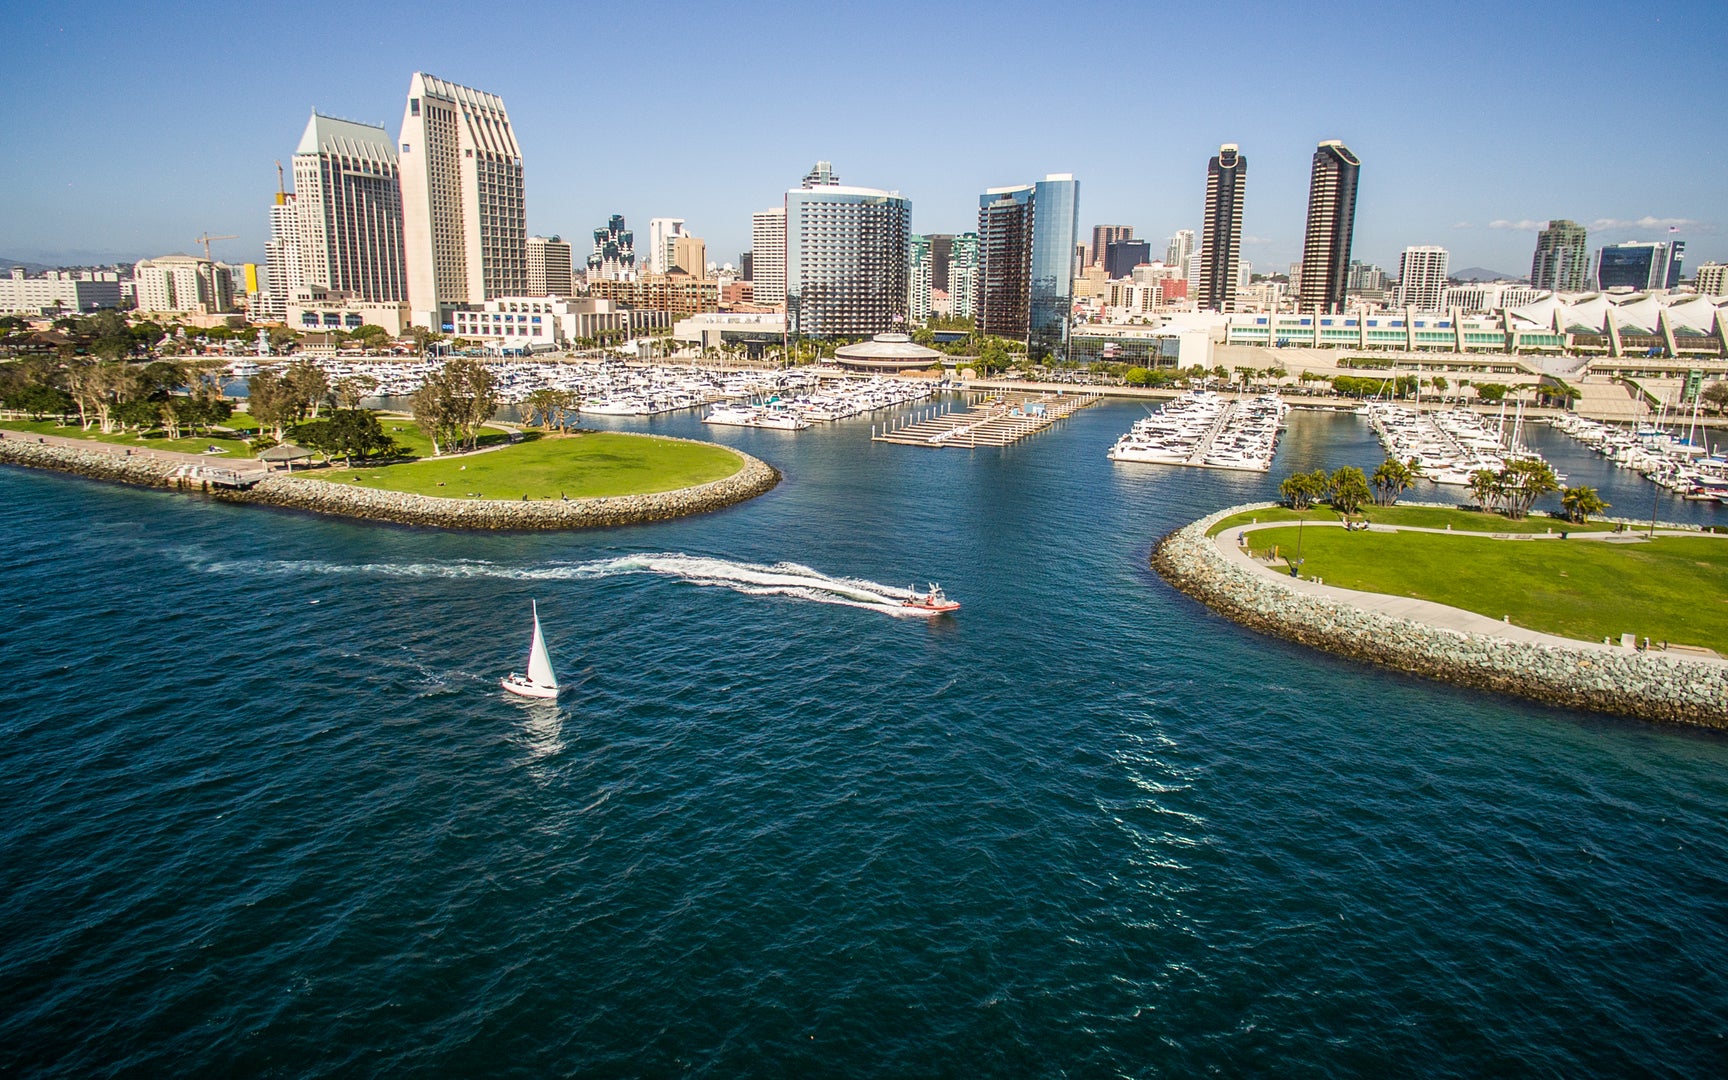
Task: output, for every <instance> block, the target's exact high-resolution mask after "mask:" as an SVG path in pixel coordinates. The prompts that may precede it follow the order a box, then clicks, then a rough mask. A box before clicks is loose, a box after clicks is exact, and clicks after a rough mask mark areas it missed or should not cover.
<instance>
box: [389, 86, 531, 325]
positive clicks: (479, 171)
mask: <svg viewBox="0 0 1728 1080" xmlns="http://www.w3.org/2000/svg"><path fill="white" fill-rule="evenodd" d="M399 149H400V155H399V157H400V161H401V166H402V219H403V236H402V239H403V249H404V251H405V253H406V257H407V268H408V273H407V278H408V306H409V310H410V313H411V315H410V317H411V318H412V319H413V320H414V322H415V323H416V324H418V325H423V326H429V327H432V328H434V329H437V328H438V327H439V326H440V325H442V324H443V323H444V321H445V320H444V319H443V312H444V311H445V309H446V308H448V307H449V306H450V305H453V304H467V303H478V302H480V301H482V300H485V299H488V298H489V297H494V296H520V295H522V294H523V293H524V292H525V291H526V290H527V288H528V254H527V244H528V214H527V209H526V203H525V199H524V189H523V186H522V151H521V150H520V149H519V148H518V147H517V145H516V134H515V131H514V130H513V129H512V128H511V126H510V114H509V113H507V112H506V111H505V109H504V101H503V99H502V98H499V97H497V96H496V95H493V94H487V93H483V92H482V91H479V90H473V89H470V88H469V87H466V86H458V85H456V84H455V83H449V82H445V81H444V80H443V79H439V78H435V77H433V76H431V75H427V74H426V73H424V72H419V71H417V72H415V73H414V76H413V78H411V79H410V80H409V82H408V104H407V108H406V109H405V110H404V112H403V114H402V137H401V139H400V140H399Z"/></svg>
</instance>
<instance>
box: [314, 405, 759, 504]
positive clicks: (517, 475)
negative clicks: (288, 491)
mask: <svg viewBox="0 0 1728 1080" xmlns="http://www.w3.org/2000/svg"><path fill="white" fill-rule="evenodd" d="M395 426H396V425H395V424H393V423H391V422H390V421H388V420H386V421H385V423H384V430H385V431H386V432H388V433H389V434H391V435H392V436H393V437H395V438H396V439H398V440H399V441H402V442H409V440H408V439H407V438H405V437H404V436H405V435H406V434H407V432H397V431H394V430H392V429H393V428H394V427H395ZM402 426H404V427H406V428H407V429H408V431H413V430H414V429H413V426H412V425H411V424H404V425H402ZM415 434H416V435H417V434H418V432H415ZM426 450H427V452H428V453H429V452H430V450H431V447H430V446H427V447H426ZM741 468H743V462H742V461H741V460H740V459H739V458H738V455H736V454H734V453H732V452H731V451H730V450H727V449H725V448H724V447H720V446H713V445H709V444H706V443H687V442H678V441H674V440H670V439H655V438H645V437H642V436H637V435H620V434H616V433H613V432H587V433H584V434H580V435H535V434H532V433H530V434H529V435H528V436H527V438H526V439H525V440H524V441H522V442H520V443H517V444H515V445H513V446H504V447H500V448H499V449H496V450H488V451H485V452H483V453H477V454H463V455H460V456H456V457H446V458H427V459H425V460H420V461H407V462H402V463H400V464H396V465H383V466H371V465H368V466H363V467H358V468H356V469H354V470H352V472H350V471H349V470H347V469H336V470H317V471H315V472H310V473H308V474H307V475H308V476H309V477H311V478H313V479H318V480H326V481H329V482H330V483H338V484H342V485H344V486H353V487H369V488H376V489H379V490H383V491H404V492H408V493H410V494H414V495H436V496H438V497H440V498H446V499H473V498H486V499H513V500H514V499H521V498H522V496H524V495H526V496H528V498H530V499H557V498H559V497H561V496H569V497H570V498H572V499H579V498H590V497H594V496H602V495H645V494H649V493H652V492H656V491H673V490H676V489H678V488H684V487H692V486H694V485H696V484H706V483H708V482H710V481H713V480H721V479H724V478H725V477H728V476H731V475H732V474H733V473H735V472H737V471H738V470H739V469H741Z"/></svg>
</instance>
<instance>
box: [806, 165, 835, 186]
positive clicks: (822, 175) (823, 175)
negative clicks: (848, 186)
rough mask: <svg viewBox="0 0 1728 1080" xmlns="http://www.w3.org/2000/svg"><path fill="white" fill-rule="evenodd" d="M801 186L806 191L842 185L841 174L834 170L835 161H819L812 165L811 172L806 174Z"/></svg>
mask: <svg viewBox="0 0 1728 1080" xmlns="http://www.w3.org/2000/svg"><path fill="white" fill-rule="evenodd" d="M800 186H801V187H802V188H803V189H804V190H805V191H809V190H810V189H811V188H819V187H838V186H840V176H839V174H838V173H836V172H835V171H834V163H833V162H830V161H818V162H817V163H816V164H814V165H812V166H810V171H809V172H807V173H805V174H804V180H803V183H802V184H801V185H800Z"/></svg>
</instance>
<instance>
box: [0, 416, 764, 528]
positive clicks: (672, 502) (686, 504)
mask: <svg viewBox="0 0 1728 1080" xmlns="http://www.w3.org/2000/svg"><path fill="white" fill-rule="evenodd" d="M632 437H635V438H644V439H647V438H664V437H665V436H655V435H634V436H632ZM680 441H694V440H680ZM73 442H74V440H69V439H55V440H54V441H48V440H47V439H43V440H40V441H39V440H38V439H37V437H35V436H17V435H14V434H12V433H7V434H6V435H5V436H4V437H0V464H5V465H21V466H26V467H29V468H38V469H52V470H54V471H56V472H64V473H70V474H72V475H75V476H83V477H86V478H89V479H92V480H104V481H108V482H111V483H122V484H132V485H135V486H139V487H164V488H171V489H175V490H182V491H193V492H200V493H204V494H207V495H209V497H211V498H213V499H217V500H219V501H222V502H235V503H254V504H257V505H261V506H275V507H282V508H286V509H293V510H307V511H310V512H312V513H318V514H333V515H336V516H339V517H348V518H359V519H362V520H368V521H385V522H390V523H392V524H397V525H418V526H427V527H432V528H445V529H489V530H535V529H587V528H600V527H606V526H614V525H637V524H643V523H646V522H652V521H667V520H670V519H672V518H678V517H685V516H687V515H690V514H701V513H707V512H709V511H713V510H719V509H722V508H724V507H727V506H732V505H734V504H736V503H740V502H744V501H746V500H748V499H752V498H755V497H756V496H758V495H761V494H763V493H765V492H767V491H769V490H771V489H773V487H774V486H775V485H776V484H778V483H779V482H780V472H779V470H777V469H775V468H774V467H773V466H772V465H769V464H768V463H767V462H764V461H762V460H760V459H758V458H755V457H752V456H751V455H749V454H746V453H743V452H742V451H738V450H734V449H732V448H731V447H726V448H725V449H727V450H728V451H729V452H731V453H733V454H736V455H737V456H738V458H739V460H740V464H741V467H740V468H739V470H738V471H737V472H736V473H734V474H732V475H731V476H728V477H725V478H723V479H720V480H715V481H713V482H711V483H707V484H700V485H698V486H696V487H688V488H680V489H678V490H675V491H660V492H653V493H650V494H644V495H613V496H605V497H601V498H590V499H570V500H567V501H566V500H563V499H557V500H550V499H543V500H537V501H525V502H511V501H508V500H503V499H499V500H488V499H441V498H436V497H433V496H428V495H410V494H407V493H404V492H396V491H379V490H374V489H367V488H356V487H345V486H343V485H341V484H338V483H333V482H327V481H323V480H314V479H308V478H307V477H304V476H289V475H285V474H278V473H272V474H269V475H268V476H266V477H263V478H261V479H258V480H257V481H256V482H255V483H252V484H251V485H250V486H248V487H227V486H223V485H220V484H212V483H210V482H208V480H205V479H200V478H198V477H197V476H193V475H188V473H187V471H186V469H185V466H186V464H187V462H188V460H190V461H194V462H195V461H197V458H195V457H192V456H190V455H184V454H168V453H157V452H154V451H152V452H150V454H149V456H146V454H144V453H127V452H126V451H125V450H124V448H118V447H109V446H106V445H105V444H94V443H87V444H84V445H68V444H71V443H73ZM703 445H710V444H703Z"/></svg>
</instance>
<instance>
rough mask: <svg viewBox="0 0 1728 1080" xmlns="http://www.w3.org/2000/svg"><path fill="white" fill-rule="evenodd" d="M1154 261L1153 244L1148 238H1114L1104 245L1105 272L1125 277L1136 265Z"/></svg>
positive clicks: (1108, 274)
mask: <svg viewBox="0 0 1728 1080" xmlns="http://www.w3.org/2000/svg"><path fill="white" fill-rule="evenodd" d="M1151 261H1152V245H1151V243H1150V242H1149V241H1146V240H1134V239H1126V240H1112V241H1110V242H1109V243H1108V244H1105V245H1104V273H1105V274H1106V275H1107V276H1109V277H1113V278H1125V277H1127V276H1128V275H1129V274H1130V273H1132V272H1133V270H1134V268H1135V267H1136V266H1139V265H1141V264H1142V263H1149V262H1151Z"/></svg>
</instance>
